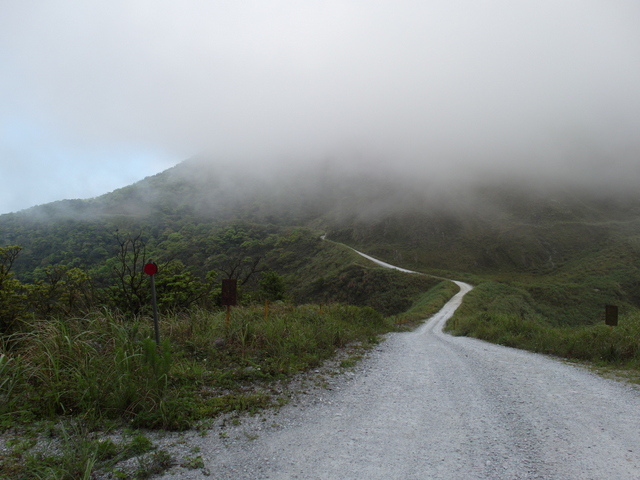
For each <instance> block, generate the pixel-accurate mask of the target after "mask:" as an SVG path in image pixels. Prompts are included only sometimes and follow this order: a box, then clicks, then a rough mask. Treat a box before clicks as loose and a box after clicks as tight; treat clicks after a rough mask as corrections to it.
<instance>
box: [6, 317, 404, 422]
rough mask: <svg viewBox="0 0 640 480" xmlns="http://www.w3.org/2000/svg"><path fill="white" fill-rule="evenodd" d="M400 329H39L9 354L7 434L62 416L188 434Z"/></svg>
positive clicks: (242, 325)
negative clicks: (155, 337) (247, 388)
mask: <svg viewBox="0 0 640 480" xmlns="http://www.w3.org/2000/svg"><path fill="white" fill-rule="evenodd" d="M391 328H392V327H391V325H390V323H389V322H388V321H386V320H385V319H384V318H383V317H382V316H381V315H380V314H379V313H377V312H376V311H375V310H373V309H371V308H368V307H364V308H363V307H352V306H345V305H330V306H325V307H323V308H322V309H321V308H320V307H319V306H317V305H316V306H312V305H307V306H300V307H292V306H287V305H276V306H275V307H274V308H272V309H271V311H270V312H269V315H268V316H266V315H265V312H264V310H263V308H262V307H260V308H258V307H253V308H237V309H234V310H233V312H232V315H231V318H230V321H229V322H227V320H226V316H225V312H214V313H212V312H206V311H202V310H197V311H194V312H192V313H191V314H189V315H187V314H182V315H174V316H171V317H168V318H165V319H163V321H162V322H161V331H162V336H163V338H164V341H163V343H162V345H160V346H159V347H158V346H156V345H155V343H154V342H153V341H152V340H151V337H152V332H151V321H150V320H149V319H146V318H140V319H137V320H135V321H126V320H125V319H123V318H121V317H119V316H118V315H115V314H113V313H110V312H100V313H95V314H93V315H90V316H87V317H84V318H73V319H64V320H63V319H59V320H48V321H33V322H32V323H30V324H28V325H27V328H26V329H25V331H23V332H20V333H16V334H14V335H13V336H11V337H10V338H9V339H8V341H7V342H5V345H4V346H3V347H2V350H1V351H0V424H2V425H5V426H8V425H11V424H15V422H17V421H18V419H19V418H23V419H25V420H26V419H34V418H35V419H37V418H54V417H56V416H59V415H73V416H79V415H82V416H85V417H91V418H93V419H94V420H97V421H100V420H104V419H123V420H125V421H127V422H130V423H131V424H132V425H134V426H137V427H150V428H170V429H181V428H187V427H189V426H191V425H192V424H193V422H195V421H197V420H198V419H200V418H203V417H205V416H207V415H215V414H216V413H218V412H220V411H226V410H230V409H237V408H249V409H251V408H255V407H262V406H266V405H268V404H269V402H270V400H269V398H268V397H267V396H265V395H262V394H255V395H254V394H251V395H249V394H246V395H245V394H244V393H243V389H242V388H241V387H242V386H243V385H244V384H246V383H248V382H253V381H255V380H260V381H268V380H269V379H273V378H280V377H282V376H284V375H288V374H291V373H295V372H299V371H302V370H304V369H306V368H309V367H310V366H314V365H317V364H318V363H319V362H321V361H322V360H323V359H325V358H327V357H329V356H330V355H331V354H332V353H333V352H334V351H335V349H336V348H338V347H342V346H344V345H346V344H348V343H351V342H356V341H364V342H366V341H368V340H370V339H371V338H372V337H375V336H376V335H378V334H380V333H382V332H385V331H388V330H390V329H391Z"/></svg>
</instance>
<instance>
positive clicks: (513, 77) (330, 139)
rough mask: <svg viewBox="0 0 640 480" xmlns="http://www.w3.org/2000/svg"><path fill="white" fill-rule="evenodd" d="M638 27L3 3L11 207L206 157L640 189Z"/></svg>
mask: <svg viewBox="0 0 640 480" xmlns="http://www.w3.org/2000/svg"><path fill="white" fill-rule="evenodd" d="M639 24H640V6H639V5H638V3H637V2H635V1H631V0H619V1H604V0H582V1H566V2H565V1H563V2H552V1H550V0H540V1H536V2H508V1H499V0H488V1H484V2H476V1H470V0H457V1H444V0H433V1H430V2H418V1H409V0H400V1H394V2H387V1H383V2H363V1H356V0H353V1H346V2H345V1H333V0H329V1H326V2H320V3H308V2H294V1H292V0H276V1H270V2H266V3H265V2H257V1H249V2H221V1H215V2H204V1H197V0H194V1H187V2H184V1H181V2H171V1H167V2H150V1H137V2H125V1H120V0H115V1H113V2H109V3H108V4H104V5H99V4H95V3H93V2H92V3H86V2H80V1H59V2H47V3H41V2H32V1H25V2H11V3H8V4H6V3H5V4H4V5H3V6H2V15H0V59H2V63H3V65H4V68H3V69H2V73H0V106H1V108H0V128H1V129H2V135H1V136H0V177H1V178H2V179H3V180H5V182H4V187H3V191H2V193H0V212H7V211H10V210H18V209H21V208H26V207H29V206H31V205H33V204H36V203H44V202H47V201H50V200H54V199H63V198H75V197H90V196H96V195H99V194H101V193H105V192H107V191H109V190H112V189H114V188H116V187H120V186H124V185H126V184H128V183H131V182H132V181H134V180H135V179H141V178H143V177H145V176H147V175H150V174H153V173H156V172H159V171H161V170H164V169H165V168H166V167H167V166H170V165H171V164H176V163H178V162H179V161H181V160H183V159H185V158H189V157H192V156H193V155H199V154H202V155H203V156H204V157H206V158H211V159H213V162H214V163H216V164H219V163H222V164H228V165H235V166H236V167H238V168H239V169H240V171H243V170H244V171H252V170H256V169H263V170H266V171H269V170H270V169H271V170H272V171H273V170H274V169H276V167H275V166H274V165H276V164H278V165H301V164H302V165H308V164H313V165H318V164H323V162H327V161H330V162H333V164H334V165H341V168H345V169H352V170H359V169H362V170H364V171H367V172H371V171H373V170H379V171H381V172H382V176H385V175H387V172H391V173H392V174H393V175H397V176H398V178H400V179H402V180H403V181H407V182H412V183H413V184H417V186H418V188H419V187H420V185H421V182H422V183H424V182H428V184H429V185H440V187H444V190H448V189H450V188H460V189H463V188H467V186H468V185H469V182H471V181H473V182H475V181H477V180H481V181H483V182H484V181H491V182H494V183H495V182H498V183H500V182H506V181H512V180H513V179H517V180H518V182H520V183H522V184H529V185H531V184H534V185H543V186H545V187H547V186H549V185H553V186H559V187H561V188H562V187H564V186H566V185H581V186H586V187H588V188H592V189H596V188H598V189H607V190H608V189H625V188H629V187H632V186H634V185H635V184H636V183H637V181H638V179H640V161H639V160H640V135H638V132H640V89H638V88H637V86H638V85H640V30H639V29H638V28H637V25H639ZM272 166H273V168H271V167H272ZM277 168H282V167H280V166H279V167H277ZM314 168H315V167H314Z"/></svg>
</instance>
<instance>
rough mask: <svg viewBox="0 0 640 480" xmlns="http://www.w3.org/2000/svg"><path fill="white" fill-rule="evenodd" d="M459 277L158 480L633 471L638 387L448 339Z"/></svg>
mask: <svg viewBox="0 0 640 480" xmlns="http://www.w3.org/2000/svg"><path fill="white" fill-rule="evenodd" d="M456 283H458V284H459V285H460V286H461V292H460V293H459V294H458V295H456V296H455V297H454V298H453V299H452V300H451V301H450V302H449V303H448V304H447V305H446V306H445V307H444V308H443V310H442V311H441V312H439V313H438V314H437V315H435V316H434V317H433V318H432V319H431V320H430V321H429V322H427V323H426V324H425V325H423V326H422V327H421V328H420V329H419V330H417V331H415V332H411V333H397V334H391V335H389V336H388V337H387V339H386V340H385V341H384V342H382V343H381V344H380V345H379V346H378V347H377V348H375V349H374V350H373V351H372V352H371V353H370V354H369V355H368V357H367V358H366V359H365V360H364V361H362V362H361V363H360V364H359V365H358V367H357V368H356V369H355V370H354V371H353V372H351V373H350V374H347V375H343V376H340V377H328V378H327V380H326V381H327V387H328V388H316V389H315V391H314V392H311V394H309V395H300V396H299V398H298V399H297V400H296V401H294V402H292V403H291V404H289V405H287V406H285V407H283V408H282V409H280V410H279V411H278V412H276V413H270V414H265V415H261V416H256V417H247V418H245V419H243V420H242V421H241V422H240V424H239V425H229V423H228V422H227V424H226V425H224V426H221V425H220V426H217V427H215V428H213V429H212V430H210V431H209V432H208V434H207V435H206V436H204V437H202V436H199V435H198V434H196V433H193V434H187V435H186V436H183V437H181V439H180V442H178V443H179V445H177V446H178V447H180V446H181V448H182V449H183V451H184V454H185V455H187V456H188V455H191V456H192V457H193V456H195V455H196V454H195V453H189V452H197V455H198V456H201V457H202V459H203V461H204V464H205V468H199V469H193V470H189V469H185V468H180V467H176V468H174V469H172V470H170V471H169V472H167V473H166V474H164V475H163V476H162V477H161V478H162V479H166V480H187V479H200V478H213V479H228V480H230V479H234V480H240V479H341V480H343V479H366V480H373V479H407V480H409V479H563V480H571V479H576V480H589V479H594V480H595V479H598V480H600V479H611V480H620V479H640V392H639V391H638V390H637V389H635V388H633V387H631V386H629V385H626V384H623V383H619V382H615V381H613V380H607V379H603V378H601V377H599V376H597V375H595V374H592V373H590V372H589V371H587V370H586V369H584V368H581V367H576V366H572V365H569V364H565V363H563V362H560V361H557V360H554V359H551V358H548V357H545V356H541V355H536V354H531V353H527V352H523V351H520V350H515V349H511V348H505V347H500V346H496V345H492V344H488V343H485V342H482V341H478V340H474V339H470V338H459V337H451V336H449V335H445V334H443V333H442V325H443V324H444V322H445V321H446V319H447V318H449V316H450V315H451V314H452V313H453V311H454V310H455V308H457V306H458V305H459V303H460V301H461V298H462V296H463V295H464V293H466V291H468V290H469V289H470V286H468V285H466V284H463V283H460V282H456ZM174 443H175V442H174ZM174 448H176V445H175V444H174Z"/></svg>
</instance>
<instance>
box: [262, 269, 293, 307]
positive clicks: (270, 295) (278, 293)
mask: <svg viewBox="0 0 640 480" xmlns="http://www.w3.org/2000/svg"><path fill="white" fill-rule="evenodd" d="M259 283H260V295H261V296H262V297H263V298H264V299H265V300H269V301H277V300H284V299H285V293H286V285H285V281H284V278H282V277H281V276H280V275H278V274H277V273H276V272H274V271H272V270H269V271H268V272H264V273H263V274H262V276H261V278H260V282H259Z"/></svg>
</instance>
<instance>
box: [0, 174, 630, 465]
mask: <svg viewBox="0 0 640 480" xmlns="http://www.w3.org/2000/svg"><path fill="white" fill-rule="evenodd" d="M301 173H302V172H296V171H292V172H291V174H286V175H285V174H283V175H281V176H278V179H277V181H278V185H277V186H275V185H273V184H270V183H269V182H266V181H265V180H264V179H260V178H257V177H252V175H251V172H241V173H239V172H233V171H217V172H216V171H214V170H212V169H205V168H204V167H202V165H198V164H197V162H185V163H184V164H182V165H179V166H177V167H175V168H173V169H170V170H168V171H167V172H163V173H162V174H159V175H156V176H154V177H150V178H148V179H145V180H143V181H142V182H139V183H138V184H135V185H132V186H129V187H126V188H123V189H120V190H117V191H115V192H112V193H111V194H108V195H105V196H103V197H100V198H96V199H92V200H87V201H79V200H78V201H63V202H56V203H53V204H49V205H44V206H41V207H36V208H34V209H31V210H29V211H25V212H19V213H16V214H11V215H2V216H0V427H2V428H4V429H9V428H16V427H19V428H24V427H25V426H26V425H29V424H31V423H34V424H35V425H40V424H42V422H58V421H60V420H61V419H63V422H67V423H66V424H69V425H73V422H74V421H77V422H78V423H79V424H82V425H85V426H88V427H86V428H87V432H86V434H85V433H82V434H79V433H78V434H73V435H71V437H74V438H75V437H78V441H80V442H82V445H80V444H78V445H77V446H74V448H78V451H83V452H85V453H84V454H83V455H82V456H80V457H79V458H80V459H79V463H78V464H75V465H73V466H71V465H69V466H65V467H64V468H60V469H58V470H57V471H55V472H54V470H51V471H45V470H37V469H36V467H35V464H36V463H38V462H34V463H29V462H30V460H29V459H30V458H32V457H33V458H36V456H38V455H40V456H39V457H37V458H39V464H40V465H41V466H42V468H49V467H51V465H52V464H54V463H57V464H58V465H67V461H66V460H65V459H64V454H62V456H59V457H57V458H55V459H53V460H47V457H46V456H42V455H46V452H45V453H42V451H41V450H39V448H40V447H36V446H35V445H32V444H31V443H32V442H30V441H29V438H27V439H26V440H25V441H24V442H17V443H16V444H15V445H12V446H11V448H10V453H8V454H3V455H4V457H3V458H2V459H1V460H2V463H0V465H2V466H0V476H2V475H4V476H8V477H9V478H41V477H47V476H50V477H52V478H82V477H83V476H84V475H86V473H85V472H88V471H91V470H92V469H96V468H98V469H105V468H109V467H108V462H109V461H111V460H110V458H109V455H103V454H102V453H100V451H99V449H100V448H107V447H98V446H97V445H96V443H95V441H94V440H95V439H93V438H92V436H91V435H92V432H93V431H95V429H97V428H105V425H108V424H109V423H110V422H113V423H114V424H117V425H127V426H129V427H131V428H138V427H145V428H163V429H184V428H190V427H192V426H194V425H198V424H200V422H202V421H204V422H205V423H206V419H207V418H210V417H213V416H215V415H217V414H219V413H221V412H230V411H233V410H245V411H254V410H256V409H259V408H265V407H268V406H271V405H274V404H278V403H279V402H281V401H283V400H282V399H280V400H279V399H277V398H274V397H273V396H272V394H271V388H270V385H273V383H272V382H274V381H279V380H281V379H285V378H286V377H287V375H290V374H292V373H296V372H300V371H304V370H305V369H307V368H310V367H313V366H315V365H318V364H319V363H320V362H321V361H322V360H323V359H325V358H327V357H328V356H330V355H332V352H334V350H335V349H336V348H340V347H342V346H344V345H346V344H349V343H351V342H360V343H362V344H363V345H368V344H372V343H374V342H375V339H376V336H377V335H378V334H380V333H382V332H386V331H389V330H391V329H398V328H400V329H406V328H411V327H413V326H414V325H415V324H416V323H417V322H419V321H420V320H422V319H424V318H426V317H429V316H430V315H431V314H433V313H434V312H435V311H437V310H438V308H440V307H441V306H442V305H443V304H444V303H445V302H446V300H447V299H448V298H450V296H451V295H453V293H455V291H456V290H457V287H456V286H455V285H454V284H453V283H451V282H447V281H441V280H438V279H437V278H434V277H428V276H423V275H407V274H403V273H400V272H398V271H393V270H385V269H381V268H377V267H374V266H373V265H372V264H371V263H370V262H368V261H366V260H364V259H363V258H361V257H360V256H358V255H357V254H356V253H355V252H353V251H351V250H349V249H347V248H344V247H343V246H342V245H340V244H337V243H334V242H333V241H331V240H335V241H339V242H344V243H346V244H348V245H351V246H353V247H355V248H358V249H360V250H362V251H366V252H367V253H369V254H372V255H374V256H376V257H378V258H382V259H385V260H386V261H388V262H391V263H394V264H396V265H399V266H403V267H406V268H410V269H412V270H416V271H423V272H429V273H432V274H437V275H439V276H440V277H443V278H452V279H459V280H464V281H467V282H469V283H472V284H474V285H476V288H475V289H474V290H473V291H472V292H470V293H469V294H468V296H467V297H466V299H465V302H464V303H463V305H462V307H461V308H460V309H459V310H458V312H457V313H456V315H455V317H454V319H453V320H452V321H451V322H449V325H448V326H447V328H449V329H450V331H451V332H452V333H454V334H457V335H473V336H477V337H479V338H483V339H486V340H489V341H493V342H497V343H501V344H504V345H510V346H514V347H518V348H527V349H530V350H533V351H537V352H544V353H549V354H553V355H559V356H562V357H566V358H573V359H581V360H589V361H591V362H595V363H598V364H601V365H612V366H615V367H624V368H632V369H635V370H636V371H638V370H640V365H639V360H638V355H639V354H638V350H639V342H640V332H639V331H638V329H639V328H640V327H639V323H640V314H639V313H638V311H639V309H640V241H639V240H638V239H639V238H640V201H639V200H638V199H637V198H636V197H634V196H632V195H629V194H626V193H624V192H621V193H615V194H598V193H594V192H585V191H577V190H563V191H560V190H559V189H554V188H551V187H550V188H549V189H547V190H545V191H542V190H540V191H535V190H532V189H527V188H523V186H522V185H515V184H514V185H511V186H509V185H499V186H498V185H493V186H490V185H485V186H484V187H477V188H475V189H471V190H470V191H468V192H466V194H467V195H468V198H466V199H460V198H459V194H460V192H456V193H455V194H452V195H446V194H443V197H442V198H435V197H434V196H433V195H430V194H429V191H428V190H429V189H428V188H426V187H425V186H424V185H419V186H416V187H415V188H414V187H409V186H408V185H406V184H400V183H399V182H398V181H397V180H393V179H392V178H382V177H377V176H376V175H363V174H361V173H358V174H357V175H356V174H354V175H352V176H350V175H346V176H345V175H341V176H332V175H331V172H329V171H327V170H323V169H322V168H320V169H318V171H316V172H313V173H311V174H309V178H306V179H305V178H303V176H301ZM325 233H326V234H327V237H328V238H329V240H322V239H321V235H323V234H325ZM151 260H153V261H154V262H155V263H157V265H158V266H159V273H158V275H157V276H156V286H157V290H158V304H159V309H160V312H161V337H162V339H163V343H162V345H161V346H160V347H157V346H156V345H155V344H154V343H153V342H151V341H150V340H149V339H150V338H151V337H152V335H151V331H150V329H151V320H150V319H149V315H150V291H149V282H148V277H147V276H146V275H144V274H143V273H142V265H143V264H144V263H146V262H148V261H151ZM226 278H235V279H236V280H237V281H238V290H239V291H238V294H239V295H238V296H239V302H240V306H239V307H238V308H234V309H233V312H232V317H231V321H230V322H228V323H227V321H226V317H225V312H224V310H223V309H222V308H221V305H220V303H221V298H220V297H221V289H220V283H221V280H222V279H226ZM266 301H269V302H270V307H269V309H268V310H266V309H265V307H264V304H265V302H266ZM606 304H614V305H618V306H619V307H620V312H621V319H620V326H619V327H615V328H609V327H606V326H603V325H602V323H603V314H604V306H605V305H606ZM356 358H357V355H355V356H354V357H353V358H352V359H350V360H345V361H344V362H343V366H344V367H345V368H347V367H348V366H350V365H352V363H353V361H354V360H355V359H356ZM105 372H108V374H105ZM68 422H71V423H68ZM68 431H70V430H68ZM27 437H28V436H27ZM63 437H64V435H62V436H60V435H57V437H56V439H57V440H56V441H57V442H58V445H60V444H61V443H60V442H62V443H64V442H65V441H66V440H63ZM127 442H129V440H123V442H120V443H118V444H117V448H113V447H109V449H111V450H112V451H113V452H116V451H118V452H121V451H125V450H126V448H127V447H126V445H128V443H127ZM67 443H68V444H69V445H71V443H69V442H67ZM80 447H82V448H80ZM83 449H84V450H83ZM62 450H64V448H63V449H62ZM111 450H110V451H111ZM147 453H148V454H149V455H148V456H147V457H146V459H145V460H144V462H146V463H144V465H142V464H141V467H140V471H139V472H138V473H135V475H136V478H146V477H145V475H146V476H148V475H150V472H152V471H154V470H156V469H162V468H166V465H168V464H170V462H171V459H170V458H168V457H167V455H166V454H165V453H164V452H155V451H149V452H147ZM56 455H58V454H56ZM114 455H116V456H117V455H120V454H119V453H118V454H114ZM52 458H53V457H52ZM113 458H115V457H113ZM186 464H188V465H193V466H194V468H195V466H199V465H200V464H199V462H198V457H197V456H195V457H193V458H192V459H191V460H186ZM29 465H32V466H33V468H32V467H29ZM30 468H31V470H29V469H30ZM51 468H53V467H51ZM63 471H73V474H72V477H65V475H66V474H65V473H63ZM113 473H114V476H115V478H126V475H131V474H132V473H131V472H129V473H124V472H121V473H118V472H116V471H114V472H113ZM118 475H120V477H119V476H118Z"/></svg>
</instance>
